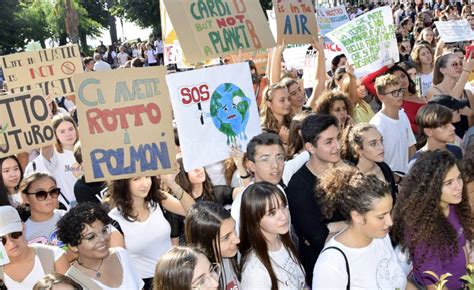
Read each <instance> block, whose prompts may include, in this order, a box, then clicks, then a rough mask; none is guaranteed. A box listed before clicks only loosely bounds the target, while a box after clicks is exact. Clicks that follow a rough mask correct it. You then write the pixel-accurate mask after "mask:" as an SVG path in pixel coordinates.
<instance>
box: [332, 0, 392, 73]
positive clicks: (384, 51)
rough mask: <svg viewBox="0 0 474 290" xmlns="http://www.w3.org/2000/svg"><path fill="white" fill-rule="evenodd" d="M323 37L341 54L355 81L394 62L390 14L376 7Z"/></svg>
mask: <svg viewBox="0 0 474 290" xmlns="http://www.w3.org/2000/svg"><path fill="white" fill-rule="evenodd" d="M327 36H328V37H329V38H330V39H331V40H332V41H334V42H335V43H337V44H338V45H339V46H340V47H341V48H342V50H343V51H344V53H345V55H346V57H347V59H348V61H349V63H351V64H352V65H353V66H354V68H355V75H356V76H357V77H360V76H363V75H366V74H368V73H370V72H374V71H375V70H377V69H379V68H381V67H382V66H384V65H386V64H389V63H391V62H392V60H393V61H394V62H398V59H399V54H398V46H397V40H396V38H395V26H394V24H393V17H392V10H391V8H390V7H389V6H384V7H380V8H377V9H374V10H372V11H370V12H369V13H366V14H363V15H361V16H359V17H357V18H356V19H354V20H352V21H350V22H347V23H346V24H344V25H342V26H340V27H339V28H336V29H335V30H333V31H331V32H329V33H328V34H327Z"/></svg>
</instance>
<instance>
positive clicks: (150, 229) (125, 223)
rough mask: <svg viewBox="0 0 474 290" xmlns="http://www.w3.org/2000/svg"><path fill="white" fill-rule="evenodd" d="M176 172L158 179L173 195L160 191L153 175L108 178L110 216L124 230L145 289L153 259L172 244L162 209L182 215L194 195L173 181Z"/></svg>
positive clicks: (149, 287)
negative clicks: (111, 179) (109, 179)
mask: <svg viewBox="0 0 474 290" xmlns="http://www.w3.org/2000/svg"><path fill="white" fill-rule="evenodd" d="M175 177H176V174H168V175H162V176H161V179H162V180H163V181H164V182H165V184H166V185H167V186H168V188H170V189H171V191H172V192H173V193H174V194H175V195H176V197H173V196H172V195H170V194H169V193H167V192H164V191H161V190H160V188H159V186H158V181H157V179H156V177H154V176H153V177H149V176H138V177H133V178H129V179H120V180H114V181H111V182H109V191H108V193H109V194H110V197H111V201H112V204H113V205H114V206H115V208H114V209H112V210H111V211H110V212H109V216H110V217H111V218H113V219H114V220H116V221H117V222H118V223H119V224H120V227H121V229H122V231H123V236H124V239H125V246H126V247H127V250H128V251H129V253H130V256H131V259H132V262H133V264H134V265H135V266H136V268H137V270H138V274H139V275H140V277H141V278H142V279H143V280H144V282H145V286H144V289H151V283H152V281H153V275H154V274H155V272H154V268H155V265H156V261H158V259H159V258H160V257H161V256H162V255H163V254H164V253H166V251H168V250H169V249H170V248H171V237H170V234H171V227H170V224H169V222H168V221H167V220H166V219H165V217H164V215H163V209H162V208H164V209H165V210H167V211H170V212H172V213H175V214H178V215H181V216H184V215H186V212H187V210H188V209H189V208H190V207H191V205H192V204H194V200H193V198H192V197H191V196H190V195H189V194H187V193H186V192H185V191H184V190H183V189H182V188H181V187H180V186H179V185H177V184H176V182H175V181H174V180H175Z"/></svg>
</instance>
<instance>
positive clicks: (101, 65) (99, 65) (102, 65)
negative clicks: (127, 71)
mask: <svg viewBox="0 0 474 290" xmlns="http://www.w3.org/2000/svg"><path fill="white" fill-rule="evenodd" d="M111 69H112V68H110V64H108V63H106V62H105V61H103V60H99V61H98V62H96V63H95V64H94V70H95V71H104V70H111Z"/></svg>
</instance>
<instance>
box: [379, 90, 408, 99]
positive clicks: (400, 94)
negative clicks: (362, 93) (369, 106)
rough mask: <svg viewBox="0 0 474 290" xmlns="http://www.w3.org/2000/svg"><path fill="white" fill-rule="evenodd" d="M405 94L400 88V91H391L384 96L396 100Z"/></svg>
mask: <svg viewBox="0 0 474 290" xmlns="http://www.w3.org/2000/svg"><path fill="white" fill-rule="evenodd" d="M404 93H405V89H404V88H401V89H398V90H393V91H390V92H386V93H384V95H388V94H390V95H392V96H393V97H394V98H398V97H401V96H403V94H404Z"/></svg>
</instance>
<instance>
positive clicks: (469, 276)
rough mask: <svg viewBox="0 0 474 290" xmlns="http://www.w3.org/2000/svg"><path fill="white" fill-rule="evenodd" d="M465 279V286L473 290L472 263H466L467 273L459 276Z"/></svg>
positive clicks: (473, 270) (473, 265)
mask: <svg viewBox="0 0 474 290" xmlns="http://www.w3.org/2000/svg"><path fill="white" fill-rule="evenodd" d="M461 279H462V280H464V281H466V287H467V289H469V290H474V264H469V265H467V274H466V275H464V276H462V277H461Z"/></svg>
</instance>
